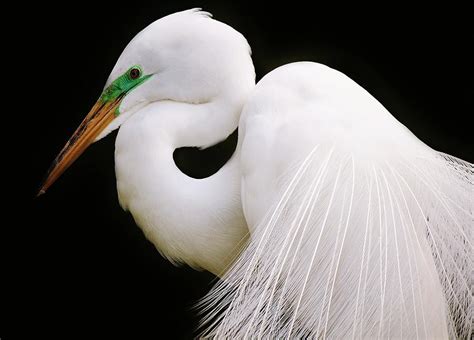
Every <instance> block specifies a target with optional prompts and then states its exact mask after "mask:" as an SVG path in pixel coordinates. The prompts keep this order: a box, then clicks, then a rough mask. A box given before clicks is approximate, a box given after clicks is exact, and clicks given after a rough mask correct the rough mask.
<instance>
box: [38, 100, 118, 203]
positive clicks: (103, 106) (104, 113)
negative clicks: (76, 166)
mask: <svg viewBox="0 0 474 340" xmlns="http://www.w3.org/2000/svg"><path fill="white" fill-rule="evenodd" d="M122 98H123V96H118V97H117V98H116V99H115V100H113V101H108V102H104V101H103V100H101V99H99V100H98V101H97V103H95V105H94V106H93V107H92V109H91V111H90V112H89V113H88V114H87V116H86V118H84V120H83V121H82V123H81V125H79V127H78V128H77V130H76V131H75V132H74V134H73V135H72V136H71V138H69V140H68V142H67V143H66V145H64V147H63V149H62V150H61V152H60V153H59V155H58V156H57V157H56V158H55V160H54V161H53V164H51V167H50V168H49V170H48V173H47V175H46V179H45V180H44V182H43V183H42V185H41V188H40V190H39V192H38V194H37V196H40V195H42V194H44V193H45V192H46V190H48V188H49V187H50V186H51V185H52V184H53V183H54V182H55V181H56V180H57V179H58V178H59V176H61V175H62V173H63V172H64V171H66V169H67V168H69V166H71V164H72V163H74V161H75V160H76V159H77V158H78V157H79V156H80V155H81V154H82V153H83V152H84V151H85V150H86V149H87V147H88V146H89V145H91V144H92V142H93V141H94V140H95V138H96V137H97V136H98V135H99V134H100V133H101V132H102V130H104V129H105V127H106V126H107V125H109V124H110V123H111V122H112V120H114V118H115V112H116V110H117V108H118V106H119V105H120V102H121V100H122Z"/></svg>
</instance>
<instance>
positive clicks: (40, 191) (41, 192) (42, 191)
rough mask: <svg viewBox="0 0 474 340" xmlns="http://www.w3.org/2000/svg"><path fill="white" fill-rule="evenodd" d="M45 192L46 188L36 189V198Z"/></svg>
mask: <svg viewBox="0 0 474 340" xmlns="http://www.w3.org/2000/svg"><path fill="white" fill-rule="evenodd" d="M45 193H46V190H44V189H40V190H39V191H38V193H37V194H36V198H38V197H40V196H41V195H43V194H45Z"/></svg>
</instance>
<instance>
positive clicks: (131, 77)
mask: <svg viewBox="0 0 474 340" xmlns="http://www.w3.org/2000/svg"><path fill="white" fill-rule="evenodd" d="M254 80H255V73H254V70H253V64H252V61H251V58H250V48H249V45H248V43H247V41H246V40H245V38H244V37H243V36H242V35H241V34H240V33H239V32H237V31H235V30H234V29H232V28H231V27H230V26H227V25H225V24H223V23H221V22H219V21H216V20H213V19H211V17H210V14H209V13H206V12H201V11H200V10H197V9H194V10H188V11H184V12H179V13H175V14H171V15H169V16H167V17H164V18H161V19H159V20H157V21H155V22H154V23H152V24H150V25H149V26H148V27H146V28H145V29H144V30H143V31H141V32H140V33H138V34H137V35H136V36H135V38H133V39H132V41H131V42H130V43H129V44H128V45H127V47H126V48H125V50H124V51H123V52H122V54H121V56H120V57H119V59H118V61H117V63H116V65H115V67H114V68H113V70H112V72H111V73H110V76H109V78H108V80H107V82H106V84H105V88H104V91H103V92H102V94H101V95H100V97H99V99H98V100H97V103H96V104H95V105H94V106H93V107H92V109H91V111H90V112H89V114H88V115H87V116H86V118H85V119H84V120H83V121H82V123H81V124H80V126H79V127H78V128H77V130H76V131H75V132H74V134H73V135H72V137H71V138H70V139H69V141H68V142H67V143H66V145H65V146H64V148H63V149H62V150H61V152H60V153H59V155H58V156H57V157H56V159H55V160H54V162H53V164H52V166H51V168H50V170H49V172H48V176H47V178H46V180H45V181H44V183H43V184H42V187H41V189H40V191H39V194H42V193H44V192H45V191H46V190H47V189H48V188H49V187H50V186H51V185H52V184H53V183H54V182H55V181H56V179H57V178H58V177H59V176H60V175H61V174H62V173H63V172H64V171H65V170H66V169H67V168H68V167H69V166H70V165H71V164H72V163H73V162H74V161H75V160H76V159H77V158H78V157H79V156H80V155H81V154H82V152H84V150H85V149H86V148H87V147H88V146H89V145H90V144H92V143H93V142H94V141H97V140H99V139H101V138H103V137H104V136H106V135H107V134H108V133H110V132H111V131H113V130H115V129H117V128H118V127H120V125H121V124H123V122H125V121H126V120H127V119H128V118H130V116H131V115H133V114H134V113H135V112H137V111H139V110H140V109H141V108H143V107H144V106H146V105H148V104H149V103H152V102H156V101H163V100H170V101H177V102H185V103H190V104H200V103H207V102H210V101H213V100H216V99H217V98H222V97H225V96H226V95H227V94H230V93H232V95H233V96H234V97H235V96H236V95H237V96H239V91H240V89H248V88H249V87H248V86H247V84H249V83H253V82H254ZM242 85H245V86H242ZM242 92H245V93H242V96H245V95H246V94H247V93H246V92H247V91H246V90H243V91H242Z"/></svg>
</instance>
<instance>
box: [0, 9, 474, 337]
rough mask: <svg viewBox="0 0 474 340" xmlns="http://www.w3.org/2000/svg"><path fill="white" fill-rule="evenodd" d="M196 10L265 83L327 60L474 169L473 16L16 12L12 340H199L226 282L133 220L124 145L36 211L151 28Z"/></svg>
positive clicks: (9, 253) (9, 201) (9, 200)
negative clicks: (122, 57) (248, 56)
mask: <svg viewBox="0 0 474 340" xmlns="http://www.w3.org/2000/svg"><path fill="white" fill-rule="evenodd" d="M192 7H203V8H204V9H205V10H207V11H210V12H212V13H213V14H214V17H215V18H216V19H217V20H220V21H223V22H225V23H227V24H229V25H231V26H233V27H234V28H235V29H237V30H238V31H240V32H241V33H243V34H244V35H245V36H246V38H247V39H248V41H249V43H250V45H251V46H252V50H253V60H254V64H255V67H256V72H257V79H260V78H261V77H262V76H263V75H264V74H266V73H268V72H269V71H271V70H272V69H274V68H275V67H277V66H279V65H282V64H285V63H288V62H292V61H298V60H312V61H318V62H321V63H325V64H327V65H329V66H331V67H333V68H336V69H339V70H341V71H343V72H344V73H346V74H347V75H349V76H350V77H351V78H353V79H354V80H356V81H357V82H358V83H359V84H361V85H362V86H363V87H364V88H366V89H367V90H368V91H369V92H371V93H372V94H373V95H374V96H375V97H376V98H377V99H378V100H379V101H381V102H382V103H383V104H384V105H385V106H386V107H387V108H388V109H389V111H390V112H392V114H393V115H394V116H395V117H396V118H397V119H398V120H400V121H401V122H402V123H403V124H405V125H406V126H407V127H408V128H409V129H410V130H411V131H413V132H414V133H415V134H416V135H417V136H418V137H419V138H420V139H421V140H423V141H424V142H426V143H427V144H428V145H430V146H431V147H433V148H435V149H437V150H440V151H444V152H447V153H450V154H453V155H455V156H458V157H460V158H463V159H465V160H468V161H471V162H473V161H474V155H473V152H472V151H473V142H472V140H473V133H472V115H473V113H474V110H473V93H474V92H473V91H474V87H473V77H472V76H473V66H472V63H473V60H474V54H473V52H472V51H471V50H470V45H472V43H473V42H474V36H473V31H474V30H473V28H472V23H471V22H470V20H471V18H469V16H468V14H469V11H468V10H467V9H466V8H454V7H451V8H444V7H437V8H434V7H422V8H417V9H415V8H413V6H409V7H402V6H401V5H399V6H394V5H386V6H385V7H383V8H375V7H367V8H364V7H357V8H348V7H346V6H345V5H343V4H342V3H341V4H339V3H338V4H335V6H334V8H329V6H327V5H324V6H323V5H322V4H321V3H318V2H313V3H312V5H311V6H309V5H303V4H298V3H296V2H287V3H285V5H284V6H280V5H277V4H276V3H275V4H270V3H266V4H264V3H262V4H255V3H253V4H251V3H249V4H244V3H239V4H237V3H225V2H222V1H200V2H197V1H153V2H149V3H143V2H140V1H134V2H128V3H127V2H125V3H122V4H120V3H119V2H116V3H115V2H114V3H112V2H107V3H100V2H95V3H92V4H86V3H84V2H81V3H76V4H71V3H67V4H64V5H61V4H55V5H48V4H45V3H41V4H38V5H25V6H24V8H17V9H15V10H14V11H5V13H4V15H12V16H14V17H15V19H16V21H15V22H16V24H14V25H10V26H9V27H8V28H5V29H4V40H3V45H4V50H5V51H7V52H6V53H5V55H6V57H7V61H6V62H5V64H4V70H3V72H2V73H3V77H4V79H5V78H6V79H7V80H8V79H9V80H8V82H9V84H10V86H9V90H8V92H6V93H8V96H4V99H6V100H4V101H3V102H7V103H8V104H10V105H11V107H8V108H6V107H4V109H3V115H4V117H7V118H10V119H11V118H13V119H12V122H9V120H7V121H5V120H4V125H3V126H2V128H3V134H2V138H3V139H4V141H3V146H4V159H5V160H6V161H5V163H4V164H3V165H2V168H3V170H5V171H6V174H5V175H4V176H3V177H4V186H3V187H4V190H3V191H2V192H3V196H4V198H6V200H5V202H6V204H5V203H4V204H3V205H2V206H3V216H4V219H3V223H2V226H1V231H2V237H1V241H2V247H1V250H2V258H1V261H2V273H3V274H2V278H1V284H2V287H3V288H4V289H2V291H3V293H2V295H1V301H0V302H1V308H2V313H3V314H4V316H3V317H2V318H1V322H0V336H2V339H4V338H5V339H7V338H9V336H7V334H9V335H11V336H12V337H20V335H21V334H24V333H32V334H34V335H35V337H40V338H42V337H48V338H52V337H60V338H70V337H73V336H74V337H85V338H94V337H96V336H99V335H112V334H115V335H117V334H121V335H129V336H128V337H131V338H190V337H191V336H192V334H193V328H194V327H195V326H196V323H197V318H196V317H195V312H193V311H192V310H191V309H190V308H191V306H192V304H193V302H195V301H196V300H197V299H198V298H199V297H200V296H202V295H203V294H204V293H205V292H206V291H207V290H208V289H209V287H210V286H211V284H212V282H213V280H214V278H213V276H212V275H210V274H207V273H199V272H195V271H193V270H191V269H188V268H175V267H173V266H172V265H171V264H169V263H168V262H166V261H165V260H164V259H162V258H161V257H160V255H159V254H158V252H157V251H156V250H155V249H154V247H153V245H151V244H150V243H149V242H148V241H146V239H145V238H144V236H143V234H142V233H141V231H140V230H139V228H137V227H136V226H135V224H134V222H133V219H132V217H131V216H130V215H129V214H128V213H125V212H123V211H122V210H121V208H120V207H119V205H118V202H117V194H116V189H115V177H114V169H113V150H114V139H115V138H114V137H115V134H114V135H112V136H109V137H108V138H106V139H105V140H103V141H101V142H100V143H98V144H96V145H93V146H92V147H91V148H90V149H89V150H88V151H87V152H86V153H85V154H84V155H83V156H82V157H81V158H80V159H79V160H78V161H77V162H76V163H75V164H74V165H73V166H72V167H71V168H70V169H69V170H68V171H67V172H66V174H65V175H64V176H63V177H62V178H61V179H60V180H59V181H58V182H57V183H56V184H55V185H54V186H53V187H52V188H51V189H50V190H49V191H48V193H47V194H46V195H44V196H42V197H40V198H38V199H34V195H35V193H36V190H37V188H38V185H39V183H40V181H41V179H42V177H43V176H44V173H45V171H46V169H47V168H48V166H49V163H50V162H51V161H52V159H53V158H54V157H55V155H56V153H57V152H58V151H59V150H60V148H61V147H62V146H63V144H64V143H65V141H66V140H67V138H68V137H69V135H70V134H71V133H72V132H73V131H74V129H75V128H76V126H77V125H78V124H79V122H80V121H81V120H82V118H83V116H84V115H85V114H86V113H87V112H88V110H89V108H90V107H91V106H92V105H93V103H94V102H95V100H96V99H97V97H98V96H99V95H100V92H101V90H102V88H103V85H104V83H105V80H106V79H107V77H108V74H109V72H110V70H111V69H112V67H113V66H114V64H115V61H116V59H117V57H118V56H119V54H120V53H121V51H122V50H123V48H124V47H125V45H126V44H127V43H128V41H129V40H130V39H131V38H133V36H134V35H135V34H136V33H137V32H138V31H139V30H141V29H143V28H144V27H146V26H147V25H148V24H149V23H151V22H152V21H154V20H156V19H158V18H160V17H162V16H164V15H167V14H170V13H173V12H176V11H179V10H184V9H188V8H192ZM20 27H21V29H20ZM4 93H5V92H4ZM192 167H196V168H198V169H199V168H202V167H206V165H205V164H202V163H199V162H196V164H192ZM4 336H5V337H4Z"/></svg>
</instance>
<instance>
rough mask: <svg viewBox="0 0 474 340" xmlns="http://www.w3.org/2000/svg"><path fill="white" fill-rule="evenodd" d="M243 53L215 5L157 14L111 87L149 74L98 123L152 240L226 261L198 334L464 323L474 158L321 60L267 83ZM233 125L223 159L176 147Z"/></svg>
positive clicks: (313, 333) (466, 329)
mask: <svg viewBox="0 0 474 340" xmlns="http://www.w3.org/2000/svg"><path fill="white" fill-rule="evenodd" d="M249 54H250V49H249V47H248V44H247V42H246V40H245V38H244V37H243V36H242V35H240V34H239V33H238V32H236V31H235V30H233V29H232V28H230V27H229V26H227V25H225V24H222V23H220V22H218V21H215V20H212V19H211V18H210V17H209V15H208V14H206V13H203V12H199V11H196V10H192V11H185V12H181V13H176V14H173V15H170V16H168V17H165V18H163V19H160V20H158V21H156V22H155V23H153V24H151V25H150V26H149V27H148V28H146V29H145V30H144V31H142V32H140V33H139V34H138V35H137V36H136V37H135V38H134V39H133V40H132V42H131V43H130V44H129V45H128V46H127V48H126V49H125V50H124V52H123V54H122V56H121V57H120V58H119V60H118V62H117V65H116V66H115V67H114V70H113V71H112V73H111V76H110V78H109V81H108V82H107V86H106V88H107V87H109V86H110V84H112V83H113V82H114V80H115V79H117V78H118V77H119V76H120V75H121V74H123V72H125V71H126V70H127V69H129V68H130V67H131V66H133V65H139V66H140V68H141V69H142V70H143V74H145V75H147V76H148V77H150V78H149V79H148V80H147V81H144V82H143V83H142V84H141V85H138V86H137V87H136V88H134V89H133V90H132V91H130V92H129V93H126V95H125V94H124V98H123V100H122V101H121V102H120V115H119V116H118V117H117V118H115V119H114V120H113V121H112V123H110V124H109V125H108V126H107V127H106V128H105V129H103V131H102V133H100V135H98V136H97V139H100V138H102V137H104V136H105V135H106V134H107V133H109V132H110V131H112V130H114V129H116V128H118V127H120V131H119V133H118V136H117V141H116V150H115V161H116V174H117V188H118V193H119V198H120V203H121V205H122V207H124V209H127V210H129V211H130V212H131V213H132V215H133V216H134V218H135V221H136V222H137V224H138V225H139V226H140V227H141V228H142V229H143V231H144V233H145V234H146V236H147V237H148V238H149V239H150V240H151V241H152V242H153V243H154V244H155V245H156V247H157V249H158V250H159V251H160V252H161V253H162V254H163V255H164V256H166V257H167V258H168V259H170V260H171V261H173V262H175V263H186V264H189V265H191V266H193V267H196V268H203V269H206V270H209V271H211V272H213V273H214V274H216V275H219V276H221V278H222V280H221V281H220V282H219V283H218V284H217V285H216V287H215V288H213V289H212V291H211V292H210V293H209V294H208V295H207V296H206V297H205V298H204V299H203V301H201V303H200V308H201V310H202V312H203V313H204V315H205V316H204V320H203V327H204V331H203V333H202V335H203V336H217V337H218V338H262V337H263V338H283V337H285V338H295V337H304V338H348V337H352V338H382V337H383V338H386V337H390V338H447V337H450V338H456V337H459V338H470V337H471V336H472V323H473V274H472V272H473V268H474V266H473V230H472V227H473V224H474V223H473V215H474V202H473V188H474V167H473V165H472V164H470V163H467V162H464V161H462V160H459V159H456V158H454V157H452V156H449V155H445V154H442V153H439V152H436V151H434V150H432V149H431V148H429V147H428V146H426V145H425V144H423V143H422V142H421V141H419V140H418V139H417V138H416V137H415V136H414V135H413V134H411V133H410V131H409V130H407V129H406V128H405V127H404V126H403V125H401V124H400V123H399V122H398V121H396V120H395V118H393V116H392V115H391V114H390V113H389V112H388V111H387V110H386V109H385V108H384V107H383V106H382V105H381V104H380V103H379V102H378V101H377V100H376V99H374V98H373V97H372V96H371V95H370V94H369V93H368V92H366V91H365V90H364V89H363V88H361V87H360V86H358V85H357V84H356V83H355V82H353V81H352V80H351V79H349V78H348V77H346V76H345V75H343V74H342V73H340V72H338V71H335V70H332V69H330V68H329V67H326V66H324V65H321V64H317V63H311V62H304V63H303V62H302V63H294V64H289V65H285V66H282V67H280V68H278V69H276V70H274V71H273V72H271V73H270V74H268V75H266V76H265V77H264V78H263V79H262V80H261V81H260V82H259V83H258V84H257V85H256V86H255V73H254V69H253V65H252V61H251V58H250V55H249ZM237 126H239V142H238V146H237V150H236V152H235V154H234V155H233V157H232V158H231V159H230V160H229V161H228V163H227V164H226V165H225V166H224V167H223V168H222V169H220V170H219V171H218V172H217V173H216V174H214V175H213V176H211V177H209V178H206V179H200V180H198V179H193V178H190V177H188V176H186V175H184V174H183V173H181V172H180V171H179V169H178V168H177V167H176V165H175V164H174V161H173V157H172V154H173V151H174V150H175V149H176V148H178V147H183V146H198V147H206V146H209V145H212V144H215V143H217V142H219V141H221V140H223V139H225V138H226V137H227V136H228V135H229V134H230V133H231V132H232V131H234V129H235V128H236V127H237ZM60 161H61V159H60ZM234 259H235V261H234V262H233V260H234Z"/></svg>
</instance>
